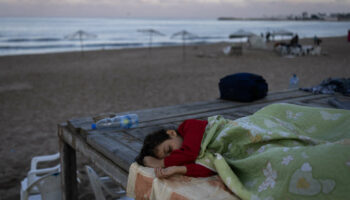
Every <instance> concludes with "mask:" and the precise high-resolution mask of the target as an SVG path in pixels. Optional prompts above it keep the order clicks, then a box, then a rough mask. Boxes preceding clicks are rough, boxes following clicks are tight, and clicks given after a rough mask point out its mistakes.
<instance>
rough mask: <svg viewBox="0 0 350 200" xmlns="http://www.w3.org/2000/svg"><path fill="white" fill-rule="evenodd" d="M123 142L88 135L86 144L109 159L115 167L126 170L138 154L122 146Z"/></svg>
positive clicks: (102, 136) (103, 136)
mask: <svg viewBox="0 0 350 200" xmlns="http://www.w3.org/2000/svg"><path fill="white" fill-rule="evenodd" d="M123 142H125V141H116V140H111V139H110V138H109V137H106V135H89V136H88V137H87V143H88V144H89V145H91V146H92V147H93V148H94V149H96V150H97V151H98V152H101V153H102V154H103V155H105V156H106V157H107V158H109V159H111V160H112V161H113V162H114V163H115V164H116V165H117V166H120V167H121V168H122V169H124V170H126V169H128V168H129V166H130V165H131V163H132V162H134V160H135V158H136V156H137V155H138V152H136V151H134V150H132V149H130V148H129V147H128V146H126V145H124V144H123Z"/></svg>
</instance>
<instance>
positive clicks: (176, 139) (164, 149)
mask: <svg viewBox="0 0 350 200" xmlns="http://www.w3.org/2000/svg"><path fill="white" fill-rule="evenodd" d="M167 134H169V136H170V139H167V140H165V141H164V142H162V143H160V144H159V145H158V146H157V147H156V148H155V151H154V152H155V155H156V156H157V158H158V159H163V158H165V157H167V156H169V155H170V154H171V152H173V151H174V150H177V149H180V148H181V146H182V142H183V140H182V138H181V137H180V136H178V135H177V133H176V131H175V130H167Z"/></svg>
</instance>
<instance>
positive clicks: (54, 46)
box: [0, 45, 77, 50]
mask: <svg viewBox="0 0 350 200" xmlns="http://www.w3.org/2000/svg"><path fill="white" fill-rule="evenodd" d="M73 47H77V46H76V45H30V46H20V45H17V46H0V50H24V49H27V50H30V49H59V48H73Z"/></svg>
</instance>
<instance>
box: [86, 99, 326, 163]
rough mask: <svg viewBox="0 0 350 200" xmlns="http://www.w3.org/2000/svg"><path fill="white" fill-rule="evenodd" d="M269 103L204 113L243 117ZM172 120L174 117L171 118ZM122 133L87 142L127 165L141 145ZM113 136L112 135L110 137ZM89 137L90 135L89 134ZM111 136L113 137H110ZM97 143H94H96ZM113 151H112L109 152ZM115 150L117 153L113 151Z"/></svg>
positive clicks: (138, 133)
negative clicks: (134, 146)
mask: <svg viewBox="0 0 350 200" xmlns="http://www.w3.org/2000/svg"><path fill="white" fill-rule="evenodd" d="M324 97H325V96H324ZM311 98H314V97H312V96H307V97H300V98H295V99H288V100H285V101H284V102H289V101H291V102H296V101H302V100H307V99H311ZM267 104H269V103H263V104H253V105H250V106H245V107H239V108H234V109H228V110H224V111H222V112H221V113H212V112H211V113H205V115H208V116H213V115H215V114H222V115H224V116H225V117H227V118H228V119H233V120H234V119H237V118H239V117H244V116H246V115H247V114H252V113H254V112H256V111H257V110H259V109H261V108H262V107H264V106H266V105H267ZM201 115H203V114H201ZM188 117H189V118H199V115H195V116H188ZM165 120H169V119H165ZM172 120H174V119H172ZM177 120H179V123H181V122H182V121H183V120H184V119H183V117H181V118H179V119H177ZM158 123H161V122H160V120H159V121H158ZM158 129H159V126H158V124H156V125H155V126H150V127H147V128H138V129H134V130H129V131H127V134H131V135H133V136H135V137H137V138H138V139H140V140H143V139H144V137H145V136H146V135H147V134H148V133H150V132H153V131H155V130H158ZM123 134H124V133H120V135H118V134H112V135H111V134H110V133H109V134H108V135H99V136H96V135H95V136H94V137H99V140H96V141H94V143H95V144H92V143H91V141H89V144H91V145H92V146H95V148H96V149H98V150H99V151H101V152H102V153H104V154H105V155H106V156H107V157H109V158H110V159H111V160H114V161H115V162H116V163H122V164H121V165H123V166H122V167H124V168H125V167H128V166H129V165H130V164H131V163H132V162H133V159H127V158H125V155H130V157H132V158H135V157H136V155H137V153H135V154H131V153H128V152H129V151H130V150H131V149H133V150H135V151H136V152H139V150H140V149H141V147H142V142H141V141H140V140H139V141H136V140H135V142H137V143H138V144H137V146H138V147H136V148H133V147H131V146H130V145H126V143H128V141H125V140H124V139H123V138H122V137H123ZM111 136H113V137H111ZM89 137H90V136H89ZM112 138H113V139H112ZM97 143H98V144H99V145H96V144H97ZM119 143H121V144H124V145H125V146H122V145H121V144H119ZM116 149H118V151H116ZM111 152H113V153H111ZM115 152H117V153H115Z"/></svg>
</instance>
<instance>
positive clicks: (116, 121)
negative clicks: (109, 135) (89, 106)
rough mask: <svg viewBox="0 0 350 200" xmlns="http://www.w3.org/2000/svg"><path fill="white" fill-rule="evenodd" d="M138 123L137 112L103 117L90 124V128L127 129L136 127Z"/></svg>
mask: <svg viewBox="0 0 350 200" xmlns="http://www.w3.org/2000/svg"><path fill="white" fill-rule="evenodd" d="M138 123H139V117H138V116H137V114H127V115H119V116H115V117H111V118H104V119H101V120H99V121H98V122H96V124H91V128H92V129H103V128H116V129H129V128H135V127H137V125H138Z"/></svg>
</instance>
